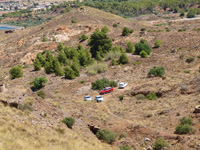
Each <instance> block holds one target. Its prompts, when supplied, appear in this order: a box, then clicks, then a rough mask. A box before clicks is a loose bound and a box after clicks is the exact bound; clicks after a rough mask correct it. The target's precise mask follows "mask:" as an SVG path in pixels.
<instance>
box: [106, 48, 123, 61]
mask: <svg viewBox="0 0 200 150" xmlns="http://www.w3.org/2000/svg"><path fill="white" fill-rule="evenodd" d="M120 55H121V52H120V51H113V50H112V51H110V52H108V53H107V54H106V55H105V60H111V59H114V58H119V56H120Z"/></svg>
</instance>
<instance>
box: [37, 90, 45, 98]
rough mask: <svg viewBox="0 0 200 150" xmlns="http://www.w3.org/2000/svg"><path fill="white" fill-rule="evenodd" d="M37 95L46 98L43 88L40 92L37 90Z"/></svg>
mask: <svg viewBox="0 0 200 150" xmlns="http://www.w3.org/2000/svg"><path fill="white" fill-rule="evenodd" d="M37 96H39V97H41V98H43V99H44V98H45V92H44V91H42V90H41V91H38V92H37Z"/></svg>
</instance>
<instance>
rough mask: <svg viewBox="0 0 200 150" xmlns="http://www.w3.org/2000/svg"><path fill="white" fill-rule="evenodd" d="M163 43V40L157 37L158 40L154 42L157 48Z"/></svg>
mask: <svg viewBox="0 0 200 150" xmlns="http://www.w3.org/2000/svg"><path fill="white" fill-rule="evenodd" d="M161 45H162V41H161V40H158V39H157V40H156V41H155V42H154V46H155V48H159V47H160V46H161Z"/></svg>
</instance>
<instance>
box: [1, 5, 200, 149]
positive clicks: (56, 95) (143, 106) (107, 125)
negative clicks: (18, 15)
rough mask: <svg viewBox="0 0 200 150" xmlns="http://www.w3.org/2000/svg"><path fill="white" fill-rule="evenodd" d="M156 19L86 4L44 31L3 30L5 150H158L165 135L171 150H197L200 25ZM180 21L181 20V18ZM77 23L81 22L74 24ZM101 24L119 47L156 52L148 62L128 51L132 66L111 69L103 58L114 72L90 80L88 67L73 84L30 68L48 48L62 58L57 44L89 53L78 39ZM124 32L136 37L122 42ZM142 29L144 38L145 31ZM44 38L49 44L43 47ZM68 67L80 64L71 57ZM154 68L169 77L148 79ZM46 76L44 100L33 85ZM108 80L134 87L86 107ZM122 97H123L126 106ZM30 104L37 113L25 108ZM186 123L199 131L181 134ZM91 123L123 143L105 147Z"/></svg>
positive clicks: (46, 25) (48, 24)
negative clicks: (13, 73)
mask: <svg viewBox="0 0 200 150" xmlns="http://www.w3.org/2000/svg"><path fill="white" fill-rule="evenodd" d="M151 17H152V16H149V17H148V16H147V17H146V18H145V19H142V20H141V21H138V20H137V19H138V18H129V19H125V18H122V17H119V16H117V15H113V14H110V13H107V12H103V11H100V10H97V9H95V8H90V7H86V6H82V7H80V8H73V9H72V10H71V11H70V12H68V13H66V14H62V15H59V16H57V17H56V18H54V19H52V20H50V21H48V22H45V23H43V24H41V25H39V26H35V27H28V28H25V29H23V30H16V31H15V32H13V33H10V34H5V33H4V31H0V32H1V34H2V35H3V36H1V37H0V52H1V56H0V60H1V62H0V63H1V64H2V67H1V76H5V80H4V81H3V82H4V83H5V85H6V91H5V92H4V93H0V99H1V100H0V101H1V103H4V104H5V105H7V106H6V107H5V106H4V105H3V104H1V105H0V107H1V109H0V114H1V118H0V122H1V124H2V126H1V127H0V130H1V131H2V132H1V134H2V136H1V137H2V139H1V141H2V143H1V144H0V147H1V149H11V148H12V147H15V148H16V149H27V147H28V149H49V148H50V149H83V150H84V149H88V150H93V149H94V150H95V149H98V150H100V149H106V150H107V149H119V148H118V147H119V146H121V145H127V146H129V147H131V149H134V150H139V149H148V148H149V149H153V147H154V143H155V141H156V140H157V139H158V138H159V137H162V138H163V139H165V140H166V141H167V142H168V143H169V146H168V147H167V148H168V149H171V150H193V149H198V147H199V143H200V139H199V132H200V124H199V114H194V113H193V111H194V108H195V106H197V105H199V100H198V99H199V96H200V93H199V81H200V78H199V63H200V58H199V56H200V51H199V46H200V45H199V43H200V38H199V25H200V20H189V21H169V19H165V20H163V18H162V20H161V18H159V17H158V18H156V19H155V20H154V21H155V23H152V21H149V20H150V18H151ZM175 17H176V18H175V19H180V18H179V15H177V16H175ZM72 19H75V20H76V21H77V23H72ZM113 24H117V27H113ZM103 26H107V27H108V29H109V31H108V33H107V35H108V37H109V38H110V39H111V41H112V46H113V47H114V46H120V47H122V48H123V49H126V47H127V43H128V42H129V41H131V42H132V43H133V44H134V45H135V44H136V43H138V42H140V40H141V39H145V40H146V42H147V43H148V44H149V45H150V47H151V48H152V52H151V54H150V55H149V56H148V58H141V57H140V56H139V55H133V54H132V53H126V55H127V57H128V59H129V63H128V64H124V65H122V64H118V65H114V66H112V65H111V60H106V59H103V62H101V63H103V64H105V65H107V66H108V69H107V71H105V72H103V73H97V74H96V75H89V74H88V68H87V67H85V66H81V67H80V76H79V77H76V78H75V79H73V80H69V79H65V77H64V76H56V75H55V74H54V73H51V74H46V73H45V69H44V68H43V67H42V69H41V70H39V71H34V67H33V65H32V64H33V61H34V60H35V58H36V55H37V54H38V53H39V52H44V54H46V53H47V52H46V50H49V51H51V54H52V56H56V55H57V53H59V52H58V51H59V50H56V49H57V44H58V43H59V42H62V43H63V44H64V45H65V46H68V47H71V46H73V47H75V48H76V47H77V45H78V44H80V43H81V44H82V45H83V47H86V48H88V49H89V48H90V46H89V44H88V42H89V39H87V40H85V41H83V42H82V41H80V40H79V37H80V36H81V35H82V34H85V35H87V36H88V37H89V38H90V37H91V35H92V34H93V32H94V31H95V29H96V28H99V29H101V28H102V27H103ZM124 27H128V28H130V29H133V30H134V32H133V33H131V34H130V35H128V36H122V29H123V28H124ZM142 28H143V30H145V32H141V29H142ZM194 29H195V30H194ZM44 37H45V38H47V39H48V40H47V41H44V40H43V39H44ZM156 39H158V40H161V41H162V45H161V46H160V47H159V48H155V47H154V42H155V41H156ZM71 49H72V48H71ZM72 50H73V49H72ZM191 58H192V59H191ZM46 59H47V58H46ZM117 59H118V58H117ZM188 59H189V60H188ZM70 61H71V63H72V61H73V62H75V61H76V60H75V59H74V58H71V60H70ZM17 64H22V65H23V67H24V68H23V72H24V73H23V76H22V77H20V78H16V79H12V80H11V79H10V78H9V69H10V68H11V67H12V66H14V65H17ZM154 66H157V67H163V68H164V69H165V74H164V76H162V77H149V76H148V73H149V71H150V69H151V68H153V67H154ZM63 68H64V66H63ZM41 76H45V77H46V78H47V80H48V81H47V83H46V84H45V86H44V87H42V88H41V90H42V91H44V93H45V97H44V99H43V98H41V97H39V96H38V94H37V91H34V90H33V89H32V85H30V81H31V80H33V79H34V78H36V77H41ZM102 78H107V79H109V80H114V81H116V82H117V83H120V82H127V83H128V85H127V87H125V88H124V89H118V88H117V87H114V90H113V92H112V93H108V94H105V95H103V96H102V97H103V98H104V101H103V102H101V103H97V102H96V101H95V100H93V101H92V102H90V101H84V100H83V98H84V96H86V95H90V96H91V97H92V99H94V97H95V96H96V95H99V90H92V89H91V86H92V83H94V82H95V81H96V80H97V79H102ZM148 94H150V95H151V94H156V98H155V99H153V100H149V99H148V97H147V95H148ZM120 95H124V99H123V100H121V101H120V100H119V96H120ZM25 104H28V105H31V107H27V108H24V107H23V108H21V107H22V106H21V105H23V106H24V105H25ZM13 106H14V107H17V108H19V109H16V108H13ZM65 117H73V118H74V119H75V124H74V126H73V128H72V129H69V128H67V126H65V125H64V124H63V123H62V122H61V120H62V119H63V118H65ZM183 117H189V118H192V120H193V123H192V125H191V126H192V127H193V128H195V132H190V133H189V134H177V133H175V131H176V127H177V125H178V124H179V123H180V119H181V118H183ZM88 125H89V126H90V125H94V126H95V127H96V126H97V127H98V128H100V129H108V130H110V131H114V132H115V133H117V134H118V137H117V138H116V140H115V141H114V142H113V143H112V144H106V143H105V142H103V141H101V140H98V138H96V136H95V135H94V134H93V131H92V130H90V128H88ZM12 133H15V134H12ZM16 137H19V138H16ZM146 138H149V140H146ZM16 139H17V140H16Z"/></svg>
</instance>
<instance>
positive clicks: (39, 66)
mask: <svg viewBox="0 0 200 150" xmlns="http://www.w3.org/2000/svg"><path fill="white" fill-rule="evenodd" d="M33 66H34V70H35V71H38V70H40V69H41V68H42V65H41V63H40V61H39V60H38V59H36V60H35V61H34V63H33Z"/></svg>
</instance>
